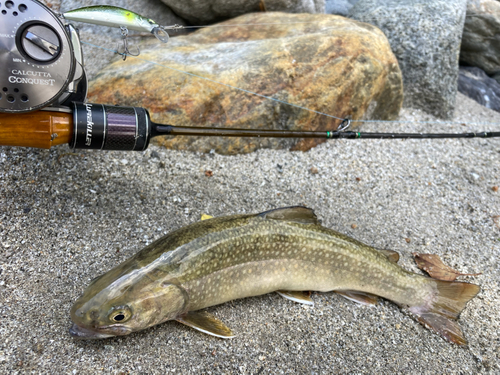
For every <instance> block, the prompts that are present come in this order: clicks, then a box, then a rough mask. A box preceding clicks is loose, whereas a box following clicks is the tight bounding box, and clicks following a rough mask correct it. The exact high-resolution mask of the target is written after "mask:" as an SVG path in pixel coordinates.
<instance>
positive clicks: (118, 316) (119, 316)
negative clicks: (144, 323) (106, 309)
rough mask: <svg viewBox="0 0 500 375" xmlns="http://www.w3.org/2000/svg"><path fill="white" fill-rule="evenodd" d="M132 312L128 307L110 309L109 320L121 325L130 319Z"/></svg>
mask: <svg viewBox="0 0 500 375" xmlns="http://www.w3.org/2000/svg"><path fill="white" fill-rule="evenodd" d="M131 316H132V312H131V311H130V308H129V307H128V306H117V307H114V308H113V309H111V313H110V314H109V319H110V320H111V321H113V322H115V323H123V322H126V321H127V320H129V319H130V317H131Z"/></svg>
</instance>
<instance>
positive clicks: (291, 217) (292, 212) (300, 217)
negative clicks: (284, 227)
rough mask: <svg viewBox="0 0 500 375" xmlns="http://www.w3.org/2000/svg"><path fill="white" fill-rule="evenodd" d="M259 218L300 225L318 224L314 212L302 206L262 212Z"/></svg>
mask: <svg viewBox="0 0 500 375" xmlns="http://www.w3.org/2000/svg"><path fill="white" fill-rule="evenodd" d="M259 216H261V217H263V218H266V219H271V220H282V221H293V222H296V223H300V224H319V223H318V218H317V217H316V214H315V213H314V211H313V210H312V209H310V208H307V207H302V206H292V207H283V208H276V209H274V210H270V211H265V212H262V213H260V214H259Z"/></svg>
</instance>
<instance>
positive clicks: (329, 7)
mask: <svg viewBox="0 0 500 375" xmlns="http://www.w3.org/2000/svg"><path fill="white" fill-rule="evenodd" d="M358 1H359V0H326V2H325V13H327V14H337V15H339V16H347V15H348V14H349V11H350V10H351V8H352V7H353V5H354V4H356V3H357V2H358Z"/></svg>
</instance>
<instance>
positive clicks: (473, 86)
mask: <svg viewBox="0 0 500 375" xmlns="http://www.w3.org/2000/svg"><path fill="white" fill-rule="evenodd" d="M458 91H460V92H461V93H462V94H464V95H466V96H468V97H469V98H471V99H473V100H475V101H476V102H478V103H479V104H482V105H484V106H485V107H486V108H491V109H493V110H494V111H497V112H500V83H498V82H497V81H496V80H494V79H493V78H490V77H488V75H487V74H486V73H485V72H484V71H483V70H482V69H479V68H477V67H472V66H470V67H469V66H467V67H464V66H461V67H460V75H459V76H458Z"/></svg>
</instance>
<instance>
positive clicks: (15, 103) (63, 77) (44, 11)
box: [0, 0, 500, 151]
mask: <svg viewBox="0 0 500 375" xmlns="http://www.w3.org/2000/svg"><path fill="white" fill-rule="evenodd" d="M14 5H15V4H14V3H13V2H9V1H7V2H0V8H2V9H1V11H2V15H3V16H2V20H3V21H4V22H3V23H0V62H1V63H2V65H0V67H1V68H0V87H1V91H0V145H4V146H21V147H36V148H51V147H53V146H56V145H61V144H69V145H70V147H71V148H75V149H100V150H136V151H142V150H145V149H146V148H147V147H148V145H149V142H150V140H151V139H152V138H154V137H157V136H161V135H170V136H205V137H207V136H224V137H266V138H267V137H275V138H276V137H277V138H320V139H409V138H417V139H431V138H474V137H482V138H491V137H499V136H500V133H499V132H479V133H461V134H445V133H439V134H425V133H419V134H405V133H366V132H353V131H348V127H349V124H350V120H349V119H342V118H338V117H335V116H331V115H328V116H329V117H331V118H333V120H332V122H333V123H335V122H337V121H338V123H339V125H338V126H337V127H336V128H334V129H331V130H325V131H300V130H298V131H294V130H291V131H288V130H255V129H232V128H219V127H187V126H174V125H169V124H157V123H154V122H153V121H152V120H151V118H150V115H149V113H148V111H147V110H146V109H144V108H140V107H124V106H111V105H105V104H92V103H86V97H87V79H86V75H85V70H84V67H83V53H82V48H81V42H80V39H79V36H78V32H77V30H76V29H75V28H74V27H73V26H72V25H71V24H70V23H68V22H67V20H77V21H82V22H91V23H97V24H102V25H110V26H115V27H117V26H118V25H120V29H121V31H122V36H123V48H122V49H123V52H122V54H123V56H124V57H126V55H127V54H130V50H129V49H128V45H127V43H126V42H127V33H128V29H131V30H137V31H146V32H149V33H151V34H153V35H155V36H156V37H157V38H158V39H159V40H160V41H162V42H164V43H166V42H167V41H168V33H167V32H166V30H168V29H173V30H176V29H178V26H177V25H174V26H159V25H158V24H157V23H156V22H154V21H153V20H151V19H147V18H145V17H142V16H140V15H138V14H136V13H133V12H130V11H127V10H126V9H122V8H116V7H110V6H97V7H87V8H81V9H77V10H75V11H70V12H67V13H64V14H63V15H62V16H61V15H57V14H55V13H54V12H52V11H51V10H50V9H49V8H47V7H46V6H44V5H43V4H41V3H40V2H38V1H36V0H25V1H24V2H23V3H22V4H20V5H18V6H14ZM137 52H138V51H137ZM250 93H251V92H250ZM252 94H254V95H259V96H263V95H260V94H256V93H252ZM263 97H265V96H263ZM265 98H268V97H265ZM269 99H271V98H269ZM273 100H277V99H273ZM284 104H288V105H292V104H290V103H286V102H284ZM300 108H302V107H300ZM302 109H305V110H309V111H312V110H311V109H308V108H302ZM325 115H326V114H325ZM357 121H359V120H357Z"/></svg>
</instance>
